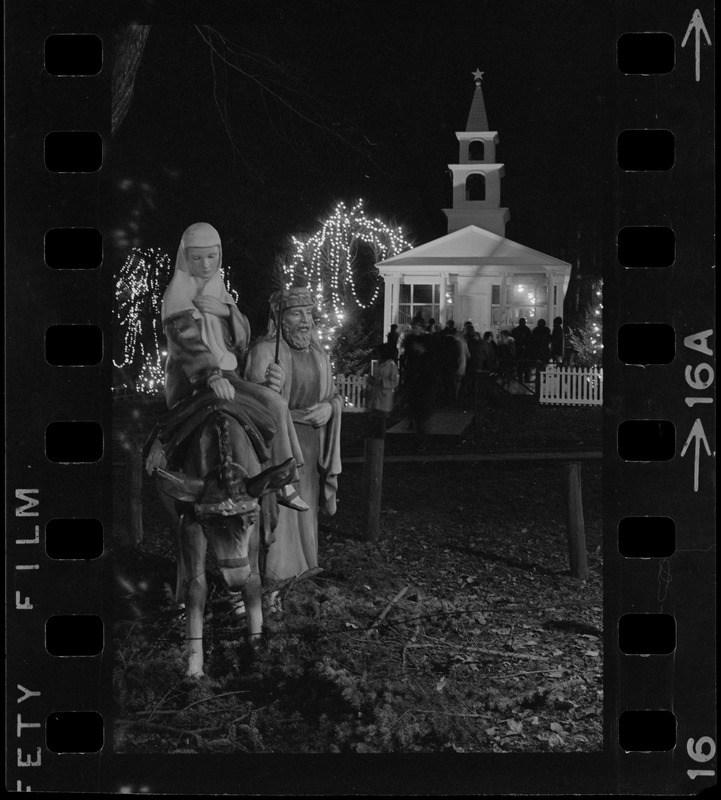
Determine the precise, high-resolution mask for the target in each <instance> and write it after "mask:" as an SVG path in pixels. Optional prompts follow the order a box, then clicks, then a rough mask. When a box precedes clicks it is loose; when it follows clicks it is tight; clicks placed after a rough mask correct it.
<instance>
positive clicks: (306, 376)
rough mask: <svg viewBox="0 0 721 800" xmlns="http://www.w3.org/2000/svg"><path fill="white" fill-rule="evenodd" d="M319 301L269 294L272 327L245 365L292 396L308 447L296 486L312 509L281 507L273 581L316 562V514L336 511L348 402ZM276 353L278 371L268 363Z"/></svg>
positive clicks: (293, 292)
mask: <svg viewBox="0 0 721 800" xmlns="http://www.w3.org/2000/svg"><path fill="white" fill-rule="evenodd" d="M314 305H315V304H314V302H313V296H312V294H311V292H310V291H309V290H308V289H307V288H306V287H299V286H292V287H290V288H289V289H284V290H281V291H278V292H275V293H274V294H273V295H272V296H271V298H270V322H269V326H268V333H267V335H266V336H265V337H263V338H261V339H259V340H258V341H257V342H256V343H255V344H254V345H253V346H252V347H251V349H250V352H249V355H248V361H247V365H246V370H245V377H246V380H249V381H253V382H254V383H262V384H264V385H266V386H268V387H270V388H271V389H275V391H277V392H279V393H280V394H281V395H282V396H283V397H284V398H285V399H286V400H287V402H288V408H289V409H290V416H291V419H292V420H293V424H294V426H295V430H296V433H297V436H298V441H299V443H300V447H301V450H302V452H303V466H302V467H300V468H299V473H300V480H299V483H298V484H297V487H298V493H299V494H300V496H301V497H302V498H303V499H304V500H305V502H306V503H307V504H308V506H309V508H308V510H307V511H295V510H293V509H290V508H286V507H281V508H279V510H278V524H277V526H276V529H275V536H274V539H273V541H272V543H271V544H270V547H269V549H268V557H267V561H266V575H267V576H268V577H269V578H271V579H273V580H283V579H285V578H291V577H293V576H295V575H298V574H300V573H301V572H305V571H306V570H308V569H311V568H312V567H317V566H318V512H319V510H321V509H322V510H324V511H326V512H327V513H328V514H331V515H332V514H335V510H336V490H337V488H338V475H339V474H340V471H341V460H340V426H341V411H342V408H343V401H342V399H341V397H340V395H339V394H338V391H337V390H336V388H335V385H334V383H333V374H332V369H331V363H330V359H329V358H328V356H327V355H326V353H325V352H324V350H323V348H322V347H321V346H320V343H319V340H318V333H317V331H316V328H315V324H314V321H313V309H314ZM278 320H280V334H281V335H280V336H278V335H277V333H278V331H277V325H278ZM276 353H277V363H278V364H279V365H280V367H281V368H282V369H281V371H280V374H279V371H278V370H271V369H270V367H271V365H273V364H275V363H276Z"/></svg>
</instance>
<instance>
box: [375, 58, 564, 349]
mask: <svg viewBox="0 0 721 800" xmlns="http://www.w3.org/2000/svg"><path fill="white" fill-rule="evenodd" d="M473 75H474V78H475V84H476V88H475V91H474V95H473V100H472V103H471V110H470V112H469V114H468V122H467V124H466V130H465V131H458V132H457V133H456V136H457V138H458V142H459V150H460V153H459V163H458V164H449V165H448V166H449V169H450V170H451V173H452V176H453V207H452V208H446V209H444V212H445V214H446V216H447V217H448V233H447V234H446V235H445V236H442V237H441V238H439V239H434V240H433V241H431V242H427V243H426V244H422V245H420V246H418V247H416V248H414V249H412V250H407V251H406V252H404V253H401V254H400V255H397V256H393V257H392V258H388V259H386V260H385V261H381V262H379V263H378V264H376V266H377V267H378V271H379V273H380V275H381V276H382V278H383V280H384V282H385V305H384V314H383V329H384V331H388V329H389V327H390V326H391V324H392V323H396V324H398V325H399V327H400V328H401V330H402V329H403V328H404V327H405V326H406V325H408V324H410V322H411V320H412V319H413V317H414V316H416V315H417V314H422V315H423V317H424V318H425V319H426V320H428V319H430V318H433V319H435V320H436V321H437V322H440V323H441V324H445V323H446V322H447V321H448V320H451V319H453V320H455V322H456V327H458V328H460V327H461V326H462V324H463V323H464V322H465V321H466V320H471V322H473V325H474V327H475V329H476V330H477V331H479V332H481V333H485V332H486V331H493V333H494V334H498V332H499V331H500V330H502V329H505V328H512V327H513V326H515V325H516V324H517V323H518V319H519V318H520V317H525V318H526V320H527V321H528V324H529V325H530V326H531V327H534V326H535V323H536V321H537V320H539V319H545V320H546V322H547V323H548V324H549V327H550V325H551V321H552V320H553V318H554V317H556V316H563V298H564V296H565V293H566V289H567V288H568V282H569V278H570V275H571V265H570V264H568V263H566V262H565V261H560V260H559V259H557V258H553V257H552V256H548V255H545V254H544V253H539V252H538V251H537V250H532V249H530V248H529V247H525V246H524V245H522V244H518V242H513V241H511V240H510V239H507V238H506V236H505V229H506V223H507V222H508V221H509V219H510V212H509V210H508V209H507V208H503V207H501V178H502V177H503V174H504V167H503V164H499V163H497V162H496V145H497V144H498V133H497V132H496V131H491V130H489V127H488V119H487V116H486V107H485V102H484V99H483V90H482V88H481V79H482V75H483V73H482V72H480V71H479V70H476V71H475V72H474V73H473Z"/></svg>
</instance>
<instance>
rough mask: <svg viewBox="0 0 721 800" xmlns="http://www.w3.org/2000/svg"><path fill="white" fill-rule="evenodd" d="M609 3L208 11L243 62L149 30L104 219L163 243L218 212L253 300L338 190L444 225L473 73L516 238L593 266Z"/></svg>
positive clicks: (609, 69) (603, 166)
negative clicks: (495, 141) (247, 13)
mask: <svg viewBox="0 0 721 800" xmlns="http://www.w3.org/2000/svg"><path fill="white" fill-rule="evenodd" d="M611 6H612V4H611V3H606V2H598V1H597V0H594V2H583V1H579V0H556V1H555V2H548V3H539V2H532V1H531V0H510V2H509V0H488V1H486V0H478V1H477V2H456V3H454V2H444V3H431V4H426V3H418V4H410V3H405V2H389V3H387V4H384V6H383V8H382V9H381V8H380V6H376V5H375V4H371V3H355V2H352V3H326V2H310V3H302V4H296V8H295V10H294V11H293V12H292V13H288V12H287V11H283V10H282V7H280V9H281V10H277V9H276V10H271V9H272V8H275V7H271V6H268V8H267V9H265V10H264V12H263V13H262V14H259V15H258V18H259V21H256V20H252V19H249V20H245V21H243V22H242V23H241V22H239V21H238V22H234V23H232V22H228V21H217V22H216V21H212V23H211V24H212V25H213V27H214V28H215V30H216V31H217V32H219V33H220V34H222V35H223V36H224V37H226V40H227V41H228V42H229V43H232V44H233V45H237V46H238V48H239V49H240V50H242V52H243V56H242V57H241V59H240V61H239V62H238V63H239V65H240V66H241V68H242V69H243V70H244V72H245V73H246V74H245V75H243V74H240V73H238V72H237V71H234V70H229V69H226V68H224V66H223V65H222V63H221V62H220V61H219V60H218V59H217V58H216V59H215V61H214V64H211V57H210V56H211V50H210V48H209V46H208V44H207V43H206V42H204V41H203V40H202V39H201V37H200V35H199V33H198V31H197V30H195V29H194V28H193V27H192V26H189V25H156V26H153V28H152V29H151V33H150V36H149V39H148V43H147V46H146V50H145V54H144V57H143V61H142V64H141V67H140V70H139V72H138V75H137V80H136V84H135V96H134V100H133V104H132V106H131V108H130V111H129V113H128V115H127V117H126V118H125V120H124V122H123V124H122V126H121V128H120V130H119V132H118V133H117V135H116V136H115V138H114V140H113V142H112V147H111V151H110V156H111V158H110V167H111V169H112V173H113V175H114V181H115V185H116V187H117V188H118V191H117V195H116V198H117V201H116V203H115V206H114V211H113V214H114V224H115V225H116V226H117V227H119V228H125V229H127V225H128V220H129V219H130V218H131V216H132V214H133V213H135V217H134V219H135V222H136V226H137V227H136V229H135V231H134V232H133V233H132V237H133V241H134V242H135V243H137V244H140V245H142V246H150V247H160V248H162V249H164V250H165V251H167V252H169V253H171V254H172V255H174V253H175V250H176V249H177V244H178V241H179V237H180V234H181V233H182V231H183V230H184V228H185V227H186V226H187V225H188V224H190V223H192V222H196V221H200V220H204V221H207V222H210V223H211V224H213V225H215V227H217V228H218V230H219V231H220V233H221V236H222V237H223V242H224V253H225V261H226V263H228V264H231V265H232V267H233V273H232V275H233V281H234V283H236V284H237V285H238V288H239V289H240V290H241V297H242V298H243V299H244V300H245V302H241V305H245V307H246V311H247V310H249V306H252V305H254V304H255V303H257V302H259V301H260V302H263V301H264V298H265V293H266V292H267V290H268V288H269V286H270V272H271V265H272V263H273V260H274V258H275V255H276V253H277V252H278V251H280V250H282V248H283V247H284V244H285V243H286V242H287V238H288V236H289V235H291V234H294V233H300V232H303V231H306V232H310V233H312V232H314V231H315V229H316V228H317V221H318V220H319V219H320V218H321V217H322V216H323V215H324V214H326V213H327V212H328V211H330V210H331V209H332V208H333V207H334V205H335V204H336V203H337V202H338V201H339V200H345V201H347V202H349V203H350V202H353V201H354V200H355V199H356V198H358V197H363V198H364V199H365V201H366V207H367V211H368V213H369V214H371V215H373V216H382V217H383V218H385V219H387V220H389V221H394V222H396V223H398V224H402V225H403V228H404V230H405V231H406V234H407V237H408V238H410V240H411V241H412V242H413V243H414V244H416V245H418V244H421V243H423V242H426V241H429V240H431V239H433V238H436V237H438V236H442V235H444V234H445V233H446V232H447V228H446V218H445V215H444V214H443V213H442V210H441V209H442V208H443V207H447V206H449V205H450V202H451V180H450V173H449V171H448V169H447V165H448V164H449V163H456V162H457V160H458V144H457V140H456V137H455V131H457V130H464V128H465V123H466V118H467V115H468V110H469V107H470V103H471V98H472V96H473V91H474V83H473V77H472V75H471V73H472V71H473V70H475V69H476V68H480V69H481V70H483V71H484V72H485V75H484V80H483V90H484V96H485V101H486V108H487V112H488V119H489V124H490V127H491V129H493V130H497V131H498V132H499V136H500V145H499V148H498V155H497V158H498V160H499V161H501V162H502V163H504V164H505V166H506V176H505V178H504V179H503V182H502V194H501V200H502V205H504V206H508V207H509V208H510V211H511V222H510V224H509V225H508V227H507V231H506V232H507V235H508V236H509V238H511V239H513V240H515V241H518V242H520V243H522V244H524V245H527V246H529V247H532V248H535V249H538V250H541V251H542V252H545V253H548V254H549V255H552V256H555V257H558V258H563V259H565V260H568V261H570V262H572V263H574V265H575V264H576V263H577V262H579V260H580V264H581V269H582V271H584V272H586V273H588V274H600V273H601V271H602V269H603V265H604V261H606V260H607V259H608V257H609V254H612V253H613V245H614V233H615V228H614V224H613V222H614V221H613V213H612V211H613V185H614V179H613V175H614V170H615V151H614V142H615V136H616V126H615V112H614V89H613V87H614V82H615V80H616V66H615V46H616V45H615V43H616V35H617V34H616V31H615V26H614V19H613V14H612V13H611V12H610V8H611ZM266 11H267V13H265V12H266ZM218 41H219V40H218V39H215V42H216V44H217V43H218ZM213 66H214V67H215V72H214V69H213ZM256 78H257V80H256ZM258 81H260V82H262V83H263V84H264V85H265V87H266V88H265V89H261V88H260V86H259V83H258ZM279 97H280V98H283V99H282V100H281V99H279ZM286 100H287V101H289V102H291V103H292V104H293V105H294V106H295V108H296V109H297V110H298V111H299V112H300V115H302V116H300V115H299V114H298V113H295V112H293V111H290V110H289V109H288V108H287V106H286V105H285V102H284V101H286ZM219 106H220V107H221V108H223V109H225V110H226V115H227V116H226V122H227V127H226V124H225V122H224V121H223V119H222V118H221V114H220V113H219V108H218V107H219ZM229 134H230V135H229ZM231 138H232V142H231ZM121 187H122V188H121ZM251 318H252V317H251Z"/></svg>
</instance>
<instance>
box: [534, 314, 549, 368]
mask: <svg viewBox="0 0 721 800" xmlns="http://www.w3.org/2000/svg"><path fill="white" fill-rule="evenodd" d="M533 355H534V357H535V358H536V360H537V361H540V362H541V365H542V366H541V369H545V368H546V364H548V362H549V361H550V360H551V331H550V330H549V329H548V325H546V320H545V319H539V320H538V322H537V323H536V327H535V328H534V329H533Z"/></svg>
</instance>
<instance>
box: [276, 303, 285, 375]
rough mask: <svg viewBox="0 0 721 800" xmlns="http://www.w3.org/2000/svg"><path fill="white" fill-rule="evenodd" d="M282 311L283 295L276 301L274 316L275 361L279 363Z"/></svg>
mask: <svg viewBox="0 0 721 800" xmlns="http://www.w3.org/2000/svg"><path fill="white" fill-rule="evenodd" d="M282 313H283V295H282V294H281V296H280V300H279V301H278V310H277V312H276V317H275V363H276V364H280V325H281V319H282V316H281V315H282Z"/></svg>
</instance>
